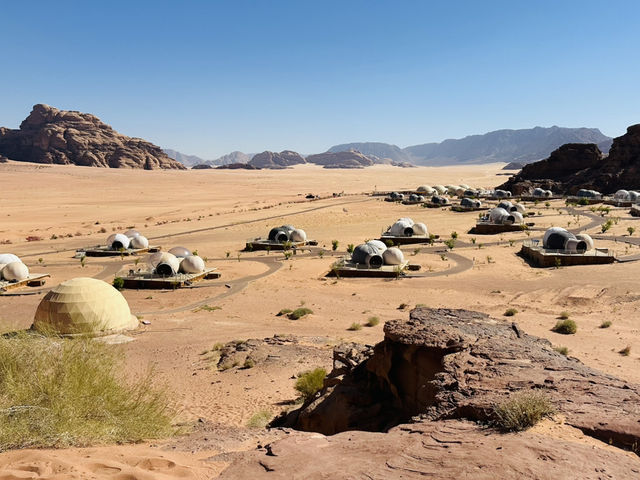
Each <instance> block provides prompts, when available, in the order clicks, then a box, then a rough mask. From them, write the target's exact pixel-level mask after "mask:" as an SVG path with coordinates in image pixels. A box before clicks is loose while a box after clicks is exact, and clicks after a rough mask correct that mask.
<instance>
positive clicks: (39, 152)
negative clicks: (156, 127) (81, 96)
mask: <svg viewBox="0 0 640 480" xmlns="http://www.w3.org/2000/svg"><path fill="white" fill-rule="evenodd" d="M0 154H2V155H5V156H7V157H9V158H10V159H11V160H17V161H23V162H35V163H49V164H60V165H82V166H89V167H111V168H144V169H147V170H151V169H161V168H162V169H179V170H182V169H184V168H185V167H184V166H183V165H182V164H181V163H180V162H177V161H176V160H173V159H171V158H169V157H168V156H167V155H166V154H165V153H164V152H163V151H162V149H161V148H160V147H158V146H156V145H153V144H152V143H149V142H147V141H145V140H142V139H140V138H131V137H127V136H126V135H122V134H120V133H118V132H116V131H115V130H113V129H112V128H111V127H110V126H109V125H107V124H105V123H103V122H102V121H100V119H99V118H98V117H96V116H94V115H91V114H88V113H80V112H73V111H65V110H58V109H57V108H53V107H50V106H48V105H42V104H39V105H35V106H34V107H33V110H32V111H31V113H30V115H29V116H28V117H27V118H26V119H25V120H24V121H23V122H22V123H21V124H20V128H19V129H18V130H12V129H8V128H0Z"/></svg>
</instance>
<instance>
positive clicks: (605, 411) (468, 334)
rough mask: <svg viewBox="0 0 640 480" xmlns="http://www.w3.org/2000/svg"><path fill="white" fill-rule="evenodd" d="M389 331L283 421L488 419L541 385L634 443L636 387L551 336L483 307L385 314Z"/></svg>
mask: <svg viewBox="0 0 640 480" xmlns="http://www.w3.org/2000/svg"><path fill="white" fill-rule="evenodd" d="M384 332H385V339H384V341H382V342H381V343H379V344H377V345H376V346H375V348H374V350H373V354H371V355H370V356H369V357H368V358H367V359H366V360H363V361H362V362H360V363H359V364H358V365H357V366H356V367H355V368H353V369H352V370H350V371H348V372H345V371H344V365H343V362H341V364H340V365H339V366H340V368H341V369H336V370H335V371H334V372H332V374H331V375H330V376H329V379H328V381H327V383H326V385H325V389H324V390H323V391H322V393H321V394H320V395H318V396H317V397H316V398H314V399H313V401H311V402H310V403H308V404H306V405H303V407H302V408H301V409H299V410H297V411H294V412H293V413H291V414H290V415H289V416H287V417H285V418H283V419H281V420H280V421H278V423H279V424H280V425H283V426H291V427H294V428H296V429H299V430H305V431H314V432H320V433H323V434H326V435H332V434H335V433H339V432H343V431H345V430H354V429H355V430H368V431H385V430H388V429H389V428H391V427H393V426H395V425H398V424H399V423H403V422H407V421H410V420H411V419H415V418H422V419H427V420H432V421H437V420H444V419H451V418H462V419H468V420H474V421H480V422H491V421H492V418H493V417H492V415H493V407H494V406H495V405H496V404H498V403H500V402H502V401H504V400H505V399H507V398H508V397H509V395H510V394H511V393H513V392H517V391H522V390H536V391H543V392H545V393H546V394H548V396H549V398H550V399H551V401H552V402H553V404H554V405H555V407H556V409H557V410H558V411H559V412H560V413H561V414H562V415H564V416H565V417H566V422H567V423H568V424H570V425H572V426H574V427H576V428H579V429H580V430H582V431H583V432H585V433H587V434H588V435H591V436H593V437H595V438H598V439H600V440H602V441H604V442H608V443H610V444H613V445H618V446H621V447H624V448H633V447H634V445H637V444H638V443H640V407H639V405H640V386H638V385H632V384H629V383H627V382H624V381H622V380H619V379H617V378H615V377H612V376H610V375H606V374H604V373H601V372H598V371H596V370H593V369H591V368H589V367H586V366H585V365H583V364H582V363H580V362H579V361H578V360H576V359H573V358H567V357H565V356H564V355H561V354H559V353H557V352H555V351H554V350H553V348H552V346H551V344H550V342H548V341H547V340H543V339H541V338H538V337H533V336H530V335H527V334H525V333H524V332H522V331H521V330H520V329H519V328H518V327H517V325H515V324H505V323H503V322H499V321H497V320H493V319H491V318H490V317H488V316H487V315H485V314H483V313H478V312H470V311H466V310H449V309H425V308H419V309H415V310H414V311H413V312H411V316H410V319H409V320H408V321H401V320H395V321H391V322H387V323H386V324H385V327H384Z"/></svg>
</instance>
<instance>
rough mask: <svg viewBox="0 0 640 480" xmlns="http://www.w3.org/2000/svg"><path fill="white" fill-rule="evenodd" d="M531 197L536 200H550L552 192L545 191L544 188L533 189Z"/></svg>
mask: <svg viewBox="0 0 640 480" xmlns="http://www.w3.org/2000/svg"><path fill="white" fill-rule="evenodd" d="M532 194H533V196H534V197H536V198H551V197H553V192H552V191H551V190H545V189H544V188H539V187H538V188H534V189H533V192H532Z"/></svg>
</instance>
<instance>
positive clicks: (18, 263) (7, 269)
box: [0, 253, 29, 282]
mask: <svg viewBox="0 0 640 480" xmlns="http://www.w3.org/2000/svg"><path fill="white" fill-rule="evenodd" d="M27 278H29V268H28V267H27V266H26V265H25V264H24V263H23V262H22V260H20V258H18V257H17V256H16V255H14V254H12V253H2V254H0V280H5V281H7V282H20V281H22V280H26V279H27Z"/></svg>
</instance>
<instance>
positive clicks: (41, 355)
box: [0, 333, 174, 450]
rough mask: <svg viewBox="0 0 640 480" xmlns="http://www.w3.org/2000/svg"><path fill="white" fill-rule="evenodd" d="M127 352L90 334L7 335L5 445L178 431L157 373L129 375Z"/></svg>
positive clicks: (1, 389) (1, 391)
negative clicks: (155, 381)
mask: <svg viewBox="0 0 640 480" xmlns="http://www.w3.org/2000/svg"><path fill="white" fill-rule="evenodd" d="M121 352H122V351H121V350H120V349H119V348H117V347H114V346H110V345H106V344H104V343H102V342H98V341H95V340H91V339H89V338H84V337H81V338H74V339H61V338H57V337H44V336H37V335H32V334H26V333H21V334H18V335H15V336H5V337H1V338H0V450H8V449H12V448H33V447H39V448H43V447H68V446H87V445H91V444H96V443H123V442H138V441H141V440H143V439H149V438H161V437H166V436H168V435H171V434H172V433H174V429H173V427H172V425H171V420H172V418H173V411H172V408H171V407H170V406H169V401H168V399H167V395H166V392H165V390H164V389H162V388H157V387H155V386H154V385H153V384H152V372H148V373H147V375H145V376H143V377H142V378H141V379H139V380H136V381H135V382H127V381H125V379H124V378H123V376H122V368H121V367H122V357H121Z"/></svg>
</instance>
